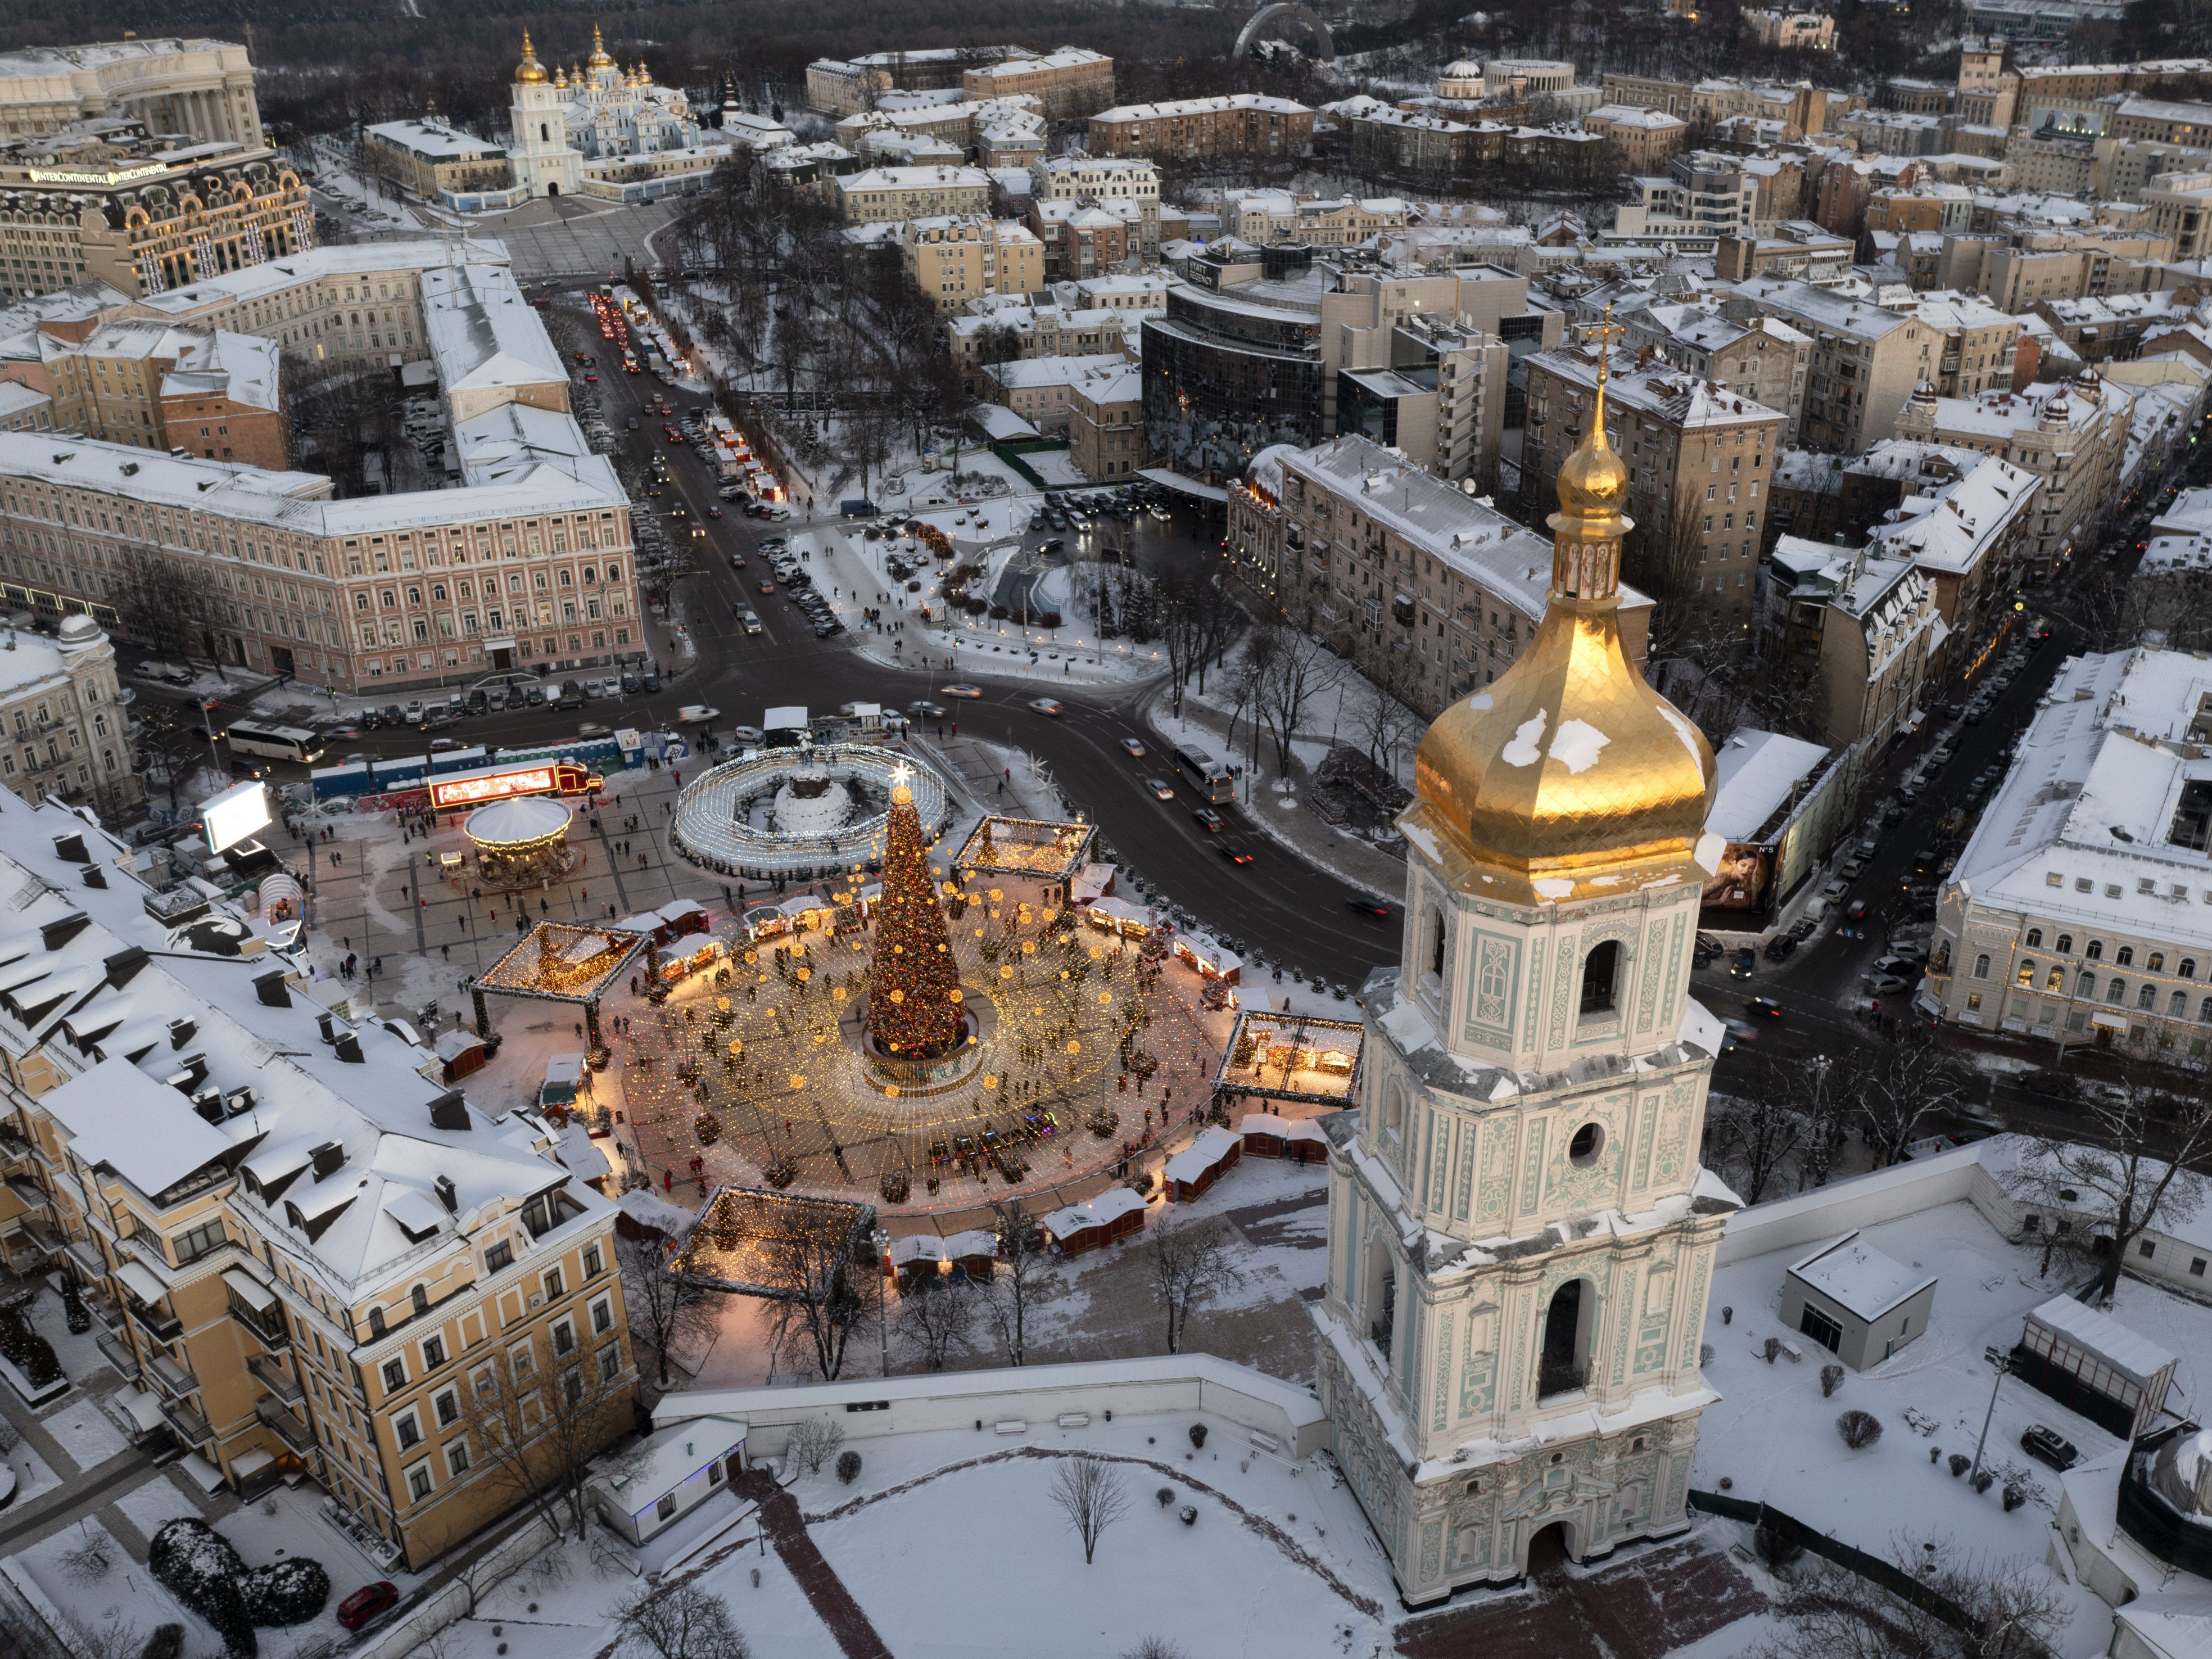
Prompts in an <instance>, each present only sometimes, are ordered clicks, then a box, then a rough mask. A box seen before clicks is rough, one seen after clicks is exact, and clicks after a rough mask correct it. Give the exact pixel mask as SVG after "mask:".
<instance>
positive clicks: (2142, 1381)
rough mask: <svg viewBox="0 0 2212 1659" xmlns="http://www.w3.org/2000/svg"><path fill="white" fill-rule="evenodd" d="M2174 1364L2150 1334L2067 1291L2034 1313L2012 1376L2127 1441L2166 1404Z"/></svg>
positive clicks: (2015, 1356)
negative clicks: (2133, 1328)
mask: <svg viewBox="0 0 2212 1659" xmlns="http://www.w3.org/2000/svg"><path fill="white" fill-rule="evenodd" d="M2174 1364H2175V1356H2174V1355H2173V1354H2172V1353H2170V1352H2167V1351H2166V1349H2164V1348H2161V1347H2160V1346H2158V1344H2157V1343H2155V1342H2154V1341H2152V1340H2150V1339H2149V1338H2148V1337H2147V1336H2140V1335H2138V1334H2136V1333H2135V1332H2134V1331H2131V1330H2130V1329H2129V1328H2127V1327H2126V1326H2124V1325H2123V1324H2121V1323H2120V1322H2119V1321H2118V1320H2117V1319H2115V1318H2113V1317H2112V1316H2111V1315H2110V1314H2103V1313H2099V1312H2098V1311H2097V1310H2095V1309H2094V1308H2091V1307H2087V1306H2084V1305H2083V1304H2081V1303H2079V1302H2076V1301H2075V1299H2074V1298H2073V1297H2070V1296H2055V1297H2051V1300H2050V1301H2048V1302H2046V1303H2045V1304H2043V1305H2042V1306H2041V1307H2039V1308H2036V1309H2033V1310H2031V1311H2030V1312H2029V1314H2028V1316H2027V1329H2026V1330H2025V1331H2024V1332H2022V1333H2021V1339H2020V1343H2019V1346H2016V1347H2015V1348H2014V1349H2013V1351H2012V1369H2013V1375H2014V1376H2017V1377H2020V1378H2021V1380H2022V1381H2024V1382H2026V1383H2028V1384H2030V1385H2031V1386H2032V1387H2034V1388H2037V1389H2041V1390H2042V1391H2043V1392H2044V1393H2045V1394H2047V1395H2050V1396H2051V1398H2052V1399H2053V1400H2056V1401H2057V1402H2058V1403H2059V1404H2060V1405H2062V1406H2063V1407H2066V1408H2067V1409H2068V1410H2069V1411H2075V1412H2079V1413H2081V1415H2082V1416H2084V1417H2086V1418H2087V1419H2089V1420H2090V1421H2091V1422H2092V1423H2094V1424H2096V1425H2098V1426H2099V1427H2100V1428H2106V1429H2110V1430H2111V1431H2112V1432H2113V1433H2114V1434H2117V1435H2118V1436H2119V1437H2120V1438H2122V1439H2123V1440H2126V1441H2130V1442H2132V1441H2134V1440H2135V1439H2136V1437H2138V1436H2140V1435H2142V1434H2143V1433H2144V1432H2146V1431H2148V1429H2149V1428H2150V1426H2151V1425H2152V1424H2154V1422H2156V1421H2157V1420H2158V1414H2159V1413H2160V1412H2161V1411H2163V1410H2164V1409H2165V1408H2166V1390H2167V1389H2169V1388H2170V1387H2171V1386H2172V1383H2173V1367H2174Z"/></svg>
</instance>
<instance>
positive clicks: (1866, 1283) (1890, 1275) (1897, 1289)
mask: <svg viewBox="0 0 2212 1659" xmlns="http://www.w3.org/2000/svg"><path fill="white" fill-rule="evenodd" d="M1935 1308H1936V1280H1935V1278H1934V1276H1933V1275H1931V1274H1928V1273H1921V1272H1919V1271H1918V1270H1917V1269H1916V1268H1911V1267H1905V1265H1903V1264H1902V1263H1901V1262H1897V1261H1891V1260H1890V1258H1889V1257H1887V1256H1886V1255H1883V1254H1882V1253H1881V1251H1880V1250H1877V1249H1875V1248H1874V1246H1873V1245H1871V1244H1868V1243H1864V1242H1863V1241H1862V1240H1861V1239H1860V1237H1859V1236H1858V1234H1857V1232H1856V1231H1853V1232H1848V1233H1845V1234H1844V1236H1843V1237H1841V1238H1838V1239H1833V1240H1832V1241H1830V1242H1829V1243H1826V1244H1823V1245H1822V1246H1821V1247H1820V1249H1817V1250H1815V1251H1814V1252H1813V1253H1812V1255H1808V1256H1807V1257H1805V1258H1804V1259H1803V1260H1802V1261H1797V1262H1796V1263H1794V1264H1793V1265H1792V1266H1791V1267H1790V1271H1789V1272H1788V1273H1786V1274H1784V1277H1783V1281H1782V1308H1781V1313H1782V1322H1783V1323H1784V1325H1786V1326H1788V1327H1790V1328H1791V1329H1793V1330H1796V1331H1800V1332H1802V1333H1803V1334H1805V1335H1807V1336H1809V1337H1811V1338H1812V1339H1813V1340H1814V1341H1815V1342H1817V1343H1819V1344H1820V1346H1822V1347H1824V1348H1826V1349H1827V1350H1828V1352H1831V1353H1832V1354H1834V1355H1835V1356H1836V1358H1838V1359H1840V1360H1842V1361H1843V1362H1844V1364H1846V1365H1849V1366H1850V1368H1851V1369H1852V1370H1855V1371H1863V1370H1865V1369H1866V1368H1867V1367H1868V1366H1869V1365H1879V1364H1881V1362H1882V1361H1883V1360H1885V1359H1887V1358H1889V1357H1890V1355H1892V1354H1893V1353H1895V1352H1897V1351H1898V1350H1899V1348H1901V1347H1903V1346H1905V1344H1906V1343H1908V1342H1910V1341H1911V1340H1912V1339H1913V1338H1915V1337H1917V1336H1918V1335H1919V1334H1921V1333H1922V1332H1923V1331H1925V1330H1926V1329H1927V1328H1928V1321H1929V1316H1930V1315H1931V1314H1933V1313H1934V1311H1935Z"/></svg>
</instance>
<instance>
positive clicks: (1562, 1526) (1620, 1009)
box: [1315, 313, 1739, 1604]
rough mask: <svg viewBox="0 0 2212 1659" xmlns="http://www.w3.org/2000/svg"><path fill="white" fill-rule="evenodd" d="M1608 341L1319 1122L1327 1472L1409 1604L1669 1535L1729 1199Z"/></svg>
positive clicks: (1417, 816) (1704, 838)
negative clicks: (1526, 577) (1355, 1090)
mask: <svg viewBox="0 0 2212 1659" xmlns="http://www.w3.org/2000/svg"><path fill="white" fill-rule="evenodd" d="M1620 332H1621V331H1620V329H1618V328H1615V327H1613V325H1612V319H1611V316H1610V314H1609V313H1608V315H1607V319H1606V323H1605V324H1604V325H1601V326H1600V327H1595V328H1593V329H1591V330H1590V331H1589V336H1590V337H1592V338H1594V339H1595V341H1596V343H1597V346H1598V350H1599V353H1600V357H1599V371H1598V383H1597V394H1596V398H1595V402H1594V404H1593V405H1592V408H1591V410H1590V422H1589V431H1588V433H1587V434H1586V435H1585V436H1584V438H1583V442H1582V445H1581V447H1579V448H1577V450H1576V451H1575V453H1573V454H1572V455H1571V456H1570V457H1569V458H1568V459H1567V460H1566V461H1565V463H1564V464H1563V465H1561V467H1560V469H1559V512H1558V513H1554V514H1553V516H1552V518H1551V520H1550V524H1551V528H1552V532H1553V556H1552V581H1551V587H1550V592H1549V594H1548V599H1547V606H1546V610H1545V614H1544V617H1543V620H1542V621H1541V623H1539V624H1538V628H1537V632H1536V636H1535V638H1534V640H1533V641H1531V643H1530V647H1529V648H1528V651H1527V652H1526V653H1523V655H1522V657H1521V659H1519V660H1518V661H1517V662H1516V663H1515V664H1514V665H1513V666H1512V667H1511V668H1510V670H1508V671H1506V673H1505V674H1504V675H1503V676H1501V677H1500V678H1498V680H1497V681H1496V682H1495V683H1493V684H1491V685H1488V686H1486V687H1485V688H1483V690H1481V691H1480V692H1478V693H1477V694H1475V695H1474V696H1471V697H1468V698H1466V699H1464V700H1462V702H1458V703H1455V704H1454V705H1453V706H1452V707H1451V708H1447V709H1446V710H1445V711H1444V712H1443V714H1441V715H1439V716H1438V717H1437V721H1436V723H1435V724H1434V725H1433V726H1431V727H1430V729H1429V731H1428V732H1427V734H1426V736H1425V737H1424V738H1423V739H1422V742H1421V746H1420V750H1419V755H1418V757H1417V759H1416V763H1415V791H1416V799H1415V802H1414V804H1413V805H1412V806H1411V807H1409V808H1408V809H1407V811H1406V813H1405V815H1404V817H1403V818H1402V820H1401V824H1402V827H1403V829H1404V830H1405V834H1406V840H1407V849H1408V851H1407V879H1406V910H1405V915H1406V929H1407V931H1406V936H1405V942H1404V945H1403V949H1402V952H1401V962H1400V965H1399V967H1398V968H1397V969H1395V970H1392V969H1383V970H1381V971H1380V972H1378V973H1377V974H1376V975H1375V976H1373V977H1372V978H1371V979H1370V981H1368V984H1367V987H1366V995H1365V1004H1366V1024H1367V1031H1366V1039H1365V1044H1364V1048H1363V1050H1362V1060H1361V1078H1360V1089H1359V1109H1358V1112H1357V1113H1356V1114H1351V1113H1347V1114H1343V1115H1339V1116H1338V1117H1336V1118H1334V1119H1330V1120H1327V1121H1326V1125H1327V1128H1328V1133H1329V1136H1330V1140H1331V1149H1330V1156H1329V1210H1328V1215H1329V1272H1328V1288H1327V1291H1326V1293H1325V1296H1324V1298H1323V1300H1322V1303H1321V1304H1319V1305H1318V1306H1317V1307H1316V1310H1315V1318H1316V1322H1317V1324H1318V1325H1319V1326H1320V1329H1321V1358H1320V1365H1319V1378H1320V1392H1321V1398H1322V1404H1323V1406H1324V1407H1325V1408H1326V1409H1327V1411H1328V1415H1329V1419H1330V1423H1331V1425H1332V1428H1333V1431H1334V1441H1335V1450H1336V1455H1337V1458H1338V1461H1339V1462H1340V1464H1341V1465H1342V1466H1343V1468H1344V1470H1345V1473H1346V1476H1347V1477H1348V1479H1349V1480H1351V1483H1352V1489H1353V1491H1354V1492H1356V1493H1357V1494H1358V1498H1359V1500H1360V1503H1361V1504H1362V1505H1363V1506H1364V1509H1365V1510H1366V1512H1367V1516H1368V1519H1369V1520H1370V1522H1372V1523H1373V1525H1374V1527H1375V1529H1376V1534H1378V1536H1379V1537H1380V1538H1381V1540H1382V1541H1383V1547H1384V1548H1385V1550H1386V1551H1387V1552H1388V1553H1389V1557H1390V1559H1391V1563H1392V1566H1393V1568H1394V1570H1395V1573H1396V1576H1397V1579H1398V1584H1399V1588H1400V1589H1401V1592H1402V1593H1403V1595H1405V1597H1406V1599H1407V1601H1409V1602H1413V1603H1417V1604H1418V1603H1419V1602H1423V1601H1435V1600H1438V1599H1440V1598H1442V1597H1443V1596H1446V1595H1449V1594H1451V1593H1452V1591H1454V1590H1455V1589H1460V1588H1462V1587H1464V1586H1467V1585H1470V1584H1479V1583H1498V1582H1503V1581H1506V1580H1510V1579H1513V1578H1516V1577H1520V1576H1521V1575H1522V1573H1523V1572H1525V1571H1527V1569H1528V1553H1529V1547H1530V1545H1531V1543H1532V1541H1534V1539H1535V1538H1536V1536H1537V1535H1538V1534H1540V1533H1541V1532H1543V1531H1545V1530H1547V1528H1554V1527H1556V1528H1559V1532H1560V1534H1561V1542H1562V1544H1563V1545H1564V1547H1565V1550H1566V1552H1567V1553H1568V1554H1569V1555H1571V1556H1572V1557H1573V1558H1574V1559H1577V1560H1589V1559H1594V1558H1595V1557H1598V1556H1601V1555H1604V1554H1606V1553H1608V1552H1610V1551H1611V1550H1613V1548H1615V1547H1617V1546H1619V1545H1620V1544H1621V1543H1624V1542H1626V1541H1630V1540H1633V1539H1642V1538H1653V1537H1658V1536H1662V1535H1664V1534H1668V1533H1671V1532H1674V1531H1678V1530H1680V1528H1683V1527H1685V1526H1686V1525H1687V1524H1688V1522H1687V1516H1686V1503H1687V1492H1688V1487H1689V1477H1690V1465H1691V1462H1692V1456H1693V1455H1694V1451H1695V1448H1696V1441H1697V1428H1698V1419H1699V1414H1700V1413H1702V1412H1703V1411H1704V1409H1705V1407H1706V1406H1707V1405H1709V1404H1711V1402H1712V1401H1713V1400H1714V1398H1715V1397H1716V1396H1714V1395H1712V1394H1711V1391H1710V1390H1709V1389H1706V1387H1705V1383H1704V1379H1703V1377H1702V1376H1701V1375H1700V1373H1699V1359H1698V1356H1699V1340H1700V1336H1701V1334H1702V1332H1703V1329H1704V1324H1705V1297H1706V1291H1707V1289H1708V1286H1709V1285H1710V1283H1711V1273H1712V1265H1713V1255H1714V1250H1715V1248H1716V1246H1717V1243H1718V1241H1719V1238H1720V1233H1721V1228H1722V1225H1723V1222H1724V1221H1725V1219H1726V1218H1727V1216H1728V1214H1729V1212H1731V1211H1732V1210H1734V1209H1735V1208H1736V1207H1738V1204H1739V1200H1737V1199H1736V1198H1735V1195H1734V1194H1732V1193H1730V1192H1729V1190H1728V1188H1727V1187H1726V1186H1725V1185H1723V1183H1722V1182H1720V1181H1719V1180H1718V1179H1717V1177H1715V1176H1712V1175H1711V1174H1710V1173H1709V1172H1707V1171H1706V1170H1704V1169H1702V1168H1701V1167H1700V1166H1699V1163H1698V1150H1699V1144H1700V1140H1701V1138H1702V1135H1703V1132H1704V1122H1705V1094H1706V1090H1707V1087H1708V1085H1709V1082H1710V1078H1711V1066H1712V1061H1713V1058H1714V1056H1715V1055H1716V1054H1717V1053H1718V1052H1719V1049H1720V1042H1721V1035H1722V1029H1723V1028H1722V1026H1721V1023H1720V1022H1719V1020H1717V1018H1714V1017H1713V1016H1712V1015H1711V1014H1710V1013H1708V1012H1705V1009H1703V1008H1702V1007H1700V1006H1699V1005H1698V1004H1697V1003H1696V1002H1695V1001H1694V1000H1692V999H1691V998H1690V996H1689V994H1688V993H1689V974H1690V951H1691V947H1692V943H1693V941H1694V939H1695V935H1696V927H1697V915H1698V904H1699V893H1700V890H1701V888H1702V884H1703V883H1704V881H1705V878H1707V877H1708V876H1710V875H1711V873H1712V872H1713V870H1714V868H1715V867H1716V866H1717V863H1718V860H1719V854H1720V852H1721V850H1722V849H1721V846H1720V843H1719V841H1718V838H1717V837H1715V836H1709V835H1707V834H1706V832H1705V808H1706V801H1707V797H1708V795H1709V793H1710V791H1711V786H1712V779H1713V770H1714V769H1713V757H1712V750H1711V748H1710V747H1709V746H1708V744H1706V742H1705V738H1704V737H1703V736H1702V734H1700V733H1699V731H1698V730H1697V728H1696V727H1695V726H1692V724H1691V723H1690V722H1689V721H1688V720H1686V719H1684V718H1683V716H1682V715H1681V714H1680V713H1679V712H1677V711H1676V710H1675V709H1674V708H1673V707H1671V706H1670V705H1669V704H1668V702H1666V701H1665V700H1664V699H1663V698H1662V697H1661V696H1659V695H1658V694H1657V693H1656V692H1655V691H1653V690H1651V689H1650V686H1649V685H1647V684H1644V678H1643V677H1642V676H1641V675H1640V674H1638V672H1637V671H1636V669H1635V668H1634V666H1633V665H1632V664H1631V663H1630V662H1629V661H1628V659H1627V658H1626V655H1625V653H1623V651H1622V649H1621V644H1620V627H1619V618H1618V612H1619V609H1620V544H1621V539H1622V538H1623V537H1625V536H1626V534H1627V533H1628V532H1629V531H1630V530H1631V529H1632V528H1633V525H1632V520H1630V519H1629V518H1628V516H1627V514H1626V512H1625V511H1624V510H1623V508H1624V507H1625V504H1626V499H1627V493H1628V482H1629V480H1628V469H1627V467H1626V465H1625V464H1624V463H1623V462H1622V461H1621V459H1620V457H1619V456H1618V455H1617V454H1615V453H1613V449H1612V447H1611V446H1610V445H1609V443H1608V442H1607V438H1606V431H1605V368H1606V364H1605V358H1604V353H1605V352H1606V351H1607V350H1608V349H1609V342H1610V339H1611V338H1612V337H1613V336H1615V335H1618V334H1619V333H1620Z"/></svg>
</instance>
